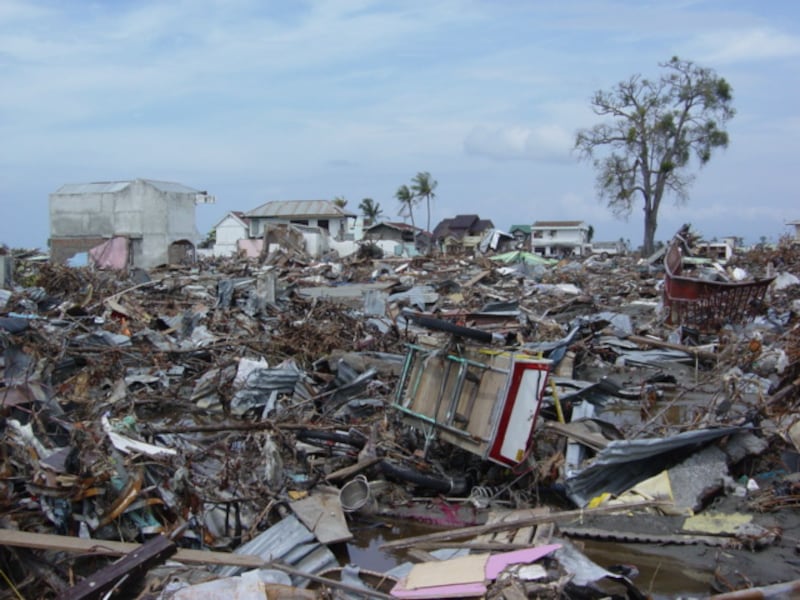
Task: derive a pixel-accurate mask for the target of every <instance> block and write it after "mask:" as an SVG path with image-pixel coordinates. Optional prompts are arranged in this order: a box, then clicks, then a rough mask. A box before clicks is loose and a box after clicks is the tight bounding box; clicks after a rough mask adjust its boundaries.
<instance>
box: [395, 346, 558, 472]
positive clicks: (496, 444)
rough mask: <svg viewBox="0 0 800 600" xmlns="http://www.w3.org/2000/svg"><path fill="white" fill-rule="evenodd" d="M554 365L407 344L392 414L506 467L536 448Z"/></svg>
mask: <svg viewBox="0 0 800 600" xmlns="http://www.w3.org/2000/svg"><path fill="white" fill-rule="evenodd" d="M549 372H550V362H549V361H547V360H542V359H538V358H536V357H533V356H531V355H529V354H523V353H511V352H501V351H496V350H490V349H485V348H480V347H469V346H465V347H458V348H457V349H456V350H455V351H447V350H444V349H441V348H431V347H424V346H418V345H409V348H408V353H407V354H406V359H405V363H404V365H403V371H402V373H401V377H400V382H399V385H398V387H397V393H396V396H395V401H394V404H393V406H394V408H395V409H397V410H399V411H400V412H402V413H403V416H404V418H405V420H406V421H408V422H409V423H410V424H411V425H412V426H414V427H415V428H416V429H418V430H420V431H422V432H423V433H424V435H425V439H426V448H427V445H428V444H429V443H430V442H431V441H432V440H433V439H434V438H437V437H438V438H439V439H441V440H443V441H446V442H448V443H451V444H453V445H455V446H457V447H459V448H462V449H464V450H467V451H468V452H471V453H473V454H477V455H478V456H481V457H482V458H484V459H488V460H491V461H493V462H496V463H498V464H501V465H516V464H518V463H519V462H521V461H522V460H523V459H524V457H525V454H526V452H527V450H528V447H529V446H530V443H531V435H532V433H533V427H534V424H535V422H536V418H537V416H538V414H539V408H540V406H541V403H542V396H543V393H544V389H545V385H546V384H547V377H548V374H549Z"/></svg>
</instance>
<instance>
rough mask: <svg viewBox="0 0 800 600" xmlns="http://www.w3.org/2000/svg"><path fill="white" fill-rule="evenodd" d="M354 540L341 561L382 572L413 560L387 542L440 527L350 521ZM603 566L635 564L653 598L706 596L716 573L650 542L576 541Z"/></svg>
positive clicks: (341, 554)
mask: <svg viewBox="0 0 800 600" xmlns="http://www.w3.org/2000/svg"><path fill="white" fill-rule="evenodd" d="M350 531H351V532H352V533H353V540H352V541H351V542H348V543H347V544H346V548H342V549H341V550H342V551H340V552H339V553H338V554H339V559H340V561H342V562H343V563H344V562H347V563H351V564H355V565H357V566H359V567H360V568H361V569H365V570H367V571H373V572H378V573H383V572H386V571H388V570H389V569H391V568H393V567H395V566H397V565H398V564H401V563H404V562H407V561H409V560H411V559H410V558H409V557H408V556H407V554H406V551H405V550H403V549H398V550H392V551H387V550H382V549H381V545H383V544H384V543H385V542H388V541H391V540H396V539H402V538H408V537H414V536H418V535H424V534H426V533H432V532H434V531H441V529H431V528H429V527H425V526H421V525H419V524H417V523H413V522H410V521H403V520H386V519H382V520H380V521H368V520H362V519H357V520H353V521H352V522H351V523H350ZM574 543H575V544H576V545H577V546H578V547H579V548H581V549H582V550H583V552H584V553H585V554H586V556H588V557H589V558H590V559H592V560H593V561H594V562H596V563H597V564H598V565H600V566H602V567H606V568H608V567H610V566H612V565H620V564H623V565H633V566H635V567H636V569H638V571H639V575H638V577H636V579H635V580H634V583H635V584H636V585H637V586H638V587H639V589H640V590H642V591H643V592H645V593H648V594H650V595H651V596H652V598H653V600H666V599H668V598H675V597H678V596H686V595H694V596H703V595H707V594H708V593H709V591H710V589H711V587H710V585H711V581H712V578H713V574H712V573H711V572H705V571H702V570H698V569H696V568H694V567H693V566H692V565H691V564H689V563H687V562H683V561H680V560H678V559H676V558H674V557H670V556H665V555H663V554H656V553H650V552H648V551H647V545H645V544H642V545H632V544H617V543H610V542H601V541H593V540H579V541H575V542H574Z"/></svg>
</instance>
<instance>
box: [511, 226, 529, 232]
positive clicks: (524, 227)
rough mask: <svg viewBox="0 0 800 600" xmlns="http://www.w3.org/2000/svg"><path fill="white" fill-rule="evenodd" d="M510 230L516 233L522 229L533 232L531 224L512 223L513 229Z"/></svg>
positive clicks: (522, 230)
mask: <svg viewBox="0 0 800 600" xmlns="http://www.w3.org/2000/svg"><path fill="white" fill-rule="evenodd" d="M509 231H510V232H511V233H514V232H515V231H521V232H523V233H530V232H531V226H530V225H512V226H511V229H509Z"/></svg>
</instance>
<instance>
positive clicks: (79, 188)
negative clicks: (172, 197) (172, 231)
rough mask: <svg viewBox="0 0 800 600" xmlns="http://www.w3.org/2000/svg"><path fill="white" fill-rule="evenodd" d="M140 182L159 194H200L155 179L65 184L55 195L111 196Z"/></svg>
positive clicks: (178, 184)
mask: <svg viewBox="0 0 800 600" xmlns="http://www.w3.org/2000/svg"><path fill="white" fill-rule="evenodd" d="M136 181H141V182H143V183H146V184H148V185H151V186H153V187H154V188H156V189H157V190H159V191H161V192H177V193H179V194H200V193H203V192H200V191H199V190H196V189H194V188H190V187H189V186H186V185H183V184H181V183H174V182H172V181H157V180H155V179H127V180H124V181H95V182H92V183H66V184H64V185H62V186H61V187H60V188H58V189H57V190H56V191H55V192H54V193H56V194H64V195H67V194H112V193H114V192H121V191H122V190H124V189H125V188H127V187H128V186H130V185H131V184H132V183H134V182H136Z"/></svg>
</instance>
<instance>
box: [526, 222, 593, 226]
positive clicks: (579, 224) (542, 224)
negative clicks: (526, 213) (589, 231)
mask: <svg viewBox="0 0 800 600" xmlns="http://www.w3.org/2000/svg"><path fill="white" fill-rule="evenodd" d="M581 225H585V223H584V222H583V221H536V222H535V223H534V224H533V226H534V227H580V226H581Z"/></svg>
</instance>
